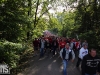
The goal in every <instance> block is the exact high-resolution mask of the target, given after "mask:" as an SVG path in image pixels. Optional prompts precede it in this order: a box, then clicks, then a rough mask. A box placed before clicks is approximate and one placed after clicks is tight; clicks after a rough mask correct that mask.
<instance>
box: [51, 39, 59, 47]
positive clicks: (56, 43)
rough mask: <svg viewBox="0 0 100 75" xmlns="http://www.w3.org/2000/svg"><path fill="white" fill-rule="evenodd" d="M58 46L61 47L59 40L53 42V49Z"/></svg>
mask: <svg viewBox="0 0 100 75" xmlns="http://www.w3.org/2000/svg"><path fill="white" fill-rule="evenodd" d="M58 46H59V44H58V42H57V40H53V42H52V47H56V48H58Z"/></svg>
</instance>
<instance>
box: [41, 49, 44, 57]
mask: <svg viewBox="0 0 100 75" xmlns="http://www.w3.org/2000/svg"><path fill="white" fill-rule="evenodd" d="M42 56H44V48H40V57H42Z"/></svg>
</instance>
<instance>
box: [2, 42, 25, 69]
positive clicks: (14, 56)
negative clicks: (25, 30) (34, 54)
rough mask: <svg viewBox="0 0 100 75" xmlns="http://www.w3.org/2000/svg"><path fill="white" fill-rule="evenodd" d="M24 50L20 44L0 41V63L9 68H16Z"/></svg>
mask: <svg viewBox="0 0 100 75" xmlns="http://www.w3.org/2000/svg"><path fill="white" fill-rule="evenodd" d="M25 50H26V47H23V46H22V44H19V43H12V42H8V41H1V42H0V62H5V63H6V64H8V65H9V66H10V68H16V67H17V64H18V61H19V60H20V55H22V54H23V53H24V51H25Z"/></svg>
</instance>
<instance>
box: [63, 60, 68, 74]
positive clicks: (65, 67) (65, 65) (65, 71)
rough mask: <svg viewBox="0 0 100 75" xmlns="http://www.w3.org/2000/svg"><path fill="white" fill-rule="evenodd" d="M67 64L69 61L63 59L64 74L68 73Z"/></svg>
mask: <svg viewBox="0 0 100 75" xmlns="http://www.w3.org/2000/svg"><path fill="white" fill-rule="evenodd" d="M67 65H68V61H67V60H63V73H64V75H67Z"/></svg>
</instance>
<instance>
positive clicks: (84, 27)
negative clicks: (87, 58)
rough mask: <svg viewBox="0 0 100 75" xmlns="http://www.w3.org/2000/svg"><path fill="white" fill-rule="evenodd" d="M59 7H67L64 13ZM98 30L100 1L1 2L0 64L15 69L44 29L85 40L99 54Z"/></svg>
mask: <svg viewBox="0 0 100 75" xmlns="http://www.w3.org/2000/svg"><path fill="white" fill-rule="evenodd" d="M57 6H62V7H64V9H63V8H60V9H59V10H62V12H58V11H57ZM51 9H53V10H55V13H50V12H49V11H50V10H51ZM99 29H100V0H0V62H1V63H7V64H9V65H10V67H11V68H16V67H17V64H19V63H18V62H19V61H20V59H21V57H22V55H24V54H28V53H29V52H30V51H31V43H32V40H33V39H34V38H37V37H40V36H41V35H43V31H45V30H49V31H51V32H53V33H54V34H56V35H58V36H63V37H72V38H76V39H81V40H84V39H86V40H87V41H88V43H89V48H96V49H97V50H98V52H100V50H99V49H100V30H99ZM76 35H77V36H78V38H77V37H76Z"/></svg>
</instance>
